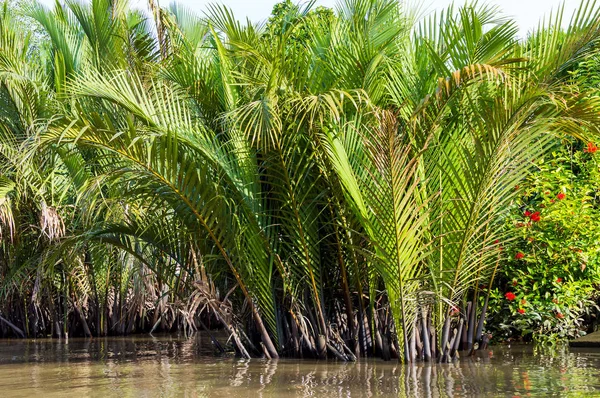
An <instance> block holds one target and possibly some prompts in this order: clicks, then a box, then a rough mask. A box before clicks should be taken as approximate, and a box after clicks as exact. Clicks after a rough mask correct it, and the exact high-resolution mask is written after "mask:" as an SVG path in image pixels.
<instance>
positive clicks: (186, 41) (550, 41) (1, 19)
mask: <svg viewBox="0 0 600 398" xmlns="http://www.w3.org/2000/svg"><path fill="white" fill-rule="evenodd" d="M21 8H22V12H21V13H20V12H17V11H15V10H14V9H13V8H12V7H10V6H8V4H6V5H5V6H4V8H3V10H2V13H1V14H0V82H1V87H0V103H1V104H0V109H1V111H0V132H1V134H2V135H1V137H0V154H1V156H2V162H1V166H2V177H1V180H0V188H1V189H0V201H1V208H0V218H1V221H2V250H1V259H0V295H1V296H2V300H1V304H0V323H1V324H2V327H1V329H0V330H1V333H2V334H3V335H8V334H17V335H29V336H38V335H46V334H53V335H56V336H65V337H66V336H68V335H69V334H71V335H74V334H86V335H104V334H107V333H131V332H134V331H142V330H145V331H153V330H172V329H176V328H180V329H183V330H184V331H185V332H191V331H194V330H197V329H198V328H205V329H208V328H210V327H211V325H219V326H221V327H224V328H226V329H227V331H228V332H229V333H230V334H231V336H232V342H233V344H234V346H235V348H236V350H237V351H238V353H239V354H240V355H242V356H253V355H265V356H267V357H278V356H279V355H289V356H312V357H321V358H323V357H327V356H330V357H336V358H339V359H344V360H346V359H354V358H355V357H356V356H358V355H365V356H366V355H380V356H382V357H384V358H390V357H398V358H400V359H402V360H406V361H413V360H415V359H417V358H423V359H425V360H431V359H437V360H439V361H448V360H450V359H452V358H455V357H456V356H457V355H458V354H457V352H458V351H459V350H467V351H470V350H472V349H473V348H474V347H475V344H480V345H482V346H483V345H485V343H486V338H487V336H486V335H485V334H484V333H483V331H484V320H485V317H486V314H487V308H488V305H489V303H488V300H487V298H488V297H490V296H491V295H492V293H493V291H492V290H490V289H492V281H493V280H494V279H495V278H496V276H497V274H498V270H499V267H500V264H502V265H504V264H505V260H507V259H510V258H512V257H513V256H514V255H515V253H513V248H514V250H517V248H520V246H512V245H511V246H510V249H509V244H511V242H516V239H520V238H519V236H520V234H521V233H523V232H521V230H518V232H516V233H515V230H514V229H513V228H506V227H505V226H506V225H507V223H510V222H512V221H511V220H512V218H514V217H517V215H515V211H514V210H513V208H514V207H515V203H517V202H518V201H519V200H521V199H520V194H521V192H522V191H521V190H520V189H517V190H515V188H514V187H515V186H517V185H522V186H523V187H525V186H526V184H527V186H528V188H527V189H528V191H527V192H526V193H525V194H524V198H525V199H523V200H524V202H523V204H522V205H521V204H520V205H519V207H523V209H521V210H523V211H524V210H529V211H538V210H539V207H540V205H541V204H545V205H548V203H546V202H549V197H548V196H543V195H542V194H541V193H540V192H539V188H540V187H539V186H537V185H536V182H535V177H527V176H528V175H529V174H530V172H532V171H535V170H536V169H539V168H540V167H546V166H543V164H542V165H541V166H540V164H539V161H540V159H547V158H546V157H545V156H546V155H547V154H549V153H551V151H552V150H553V149H554V148H555V147H556V145H555V137H557V136H560V137H563V136H564V137H571V138H570V139H583V140H584V142H597V140H595V137H597V136H598V126H600V124H599V123H598V122H599V121H600V120H599V119H600V117H599V116H600V113H599V112H598V111H599V110H600V97H598V95H597V90H596V88H595V87H593V85H586V84H583V83H582V81H583V80H585V79H583V78H578V77H577V76H576V74H574V73H573V72H574V71H576V70H577V68H578V67H579V66H580V65H582V63H584V62H586V61H587V60H589V59H592V58H593V57H594V56H596V55H597V52H598V41H599V39H600V9H599V8H598V7H596V6H595V5H594V3H593V2H583V3H582V6H581V8H580V11H579V12H578V13H576V14H575V15H574V17H573V18H572V20H571V24H570V26H569V28H568V29H567V30H566V31H563V30H562V29H561V26H562V25H561V24H562V19H561V17H560V14H559V17H557V18H550V19H548V20H547V21H545V22H543V23H542V24H541V25H540V28H539V29H538V30H537V31H536V32H534V33H532V34H531V35H530V36H529V37H528V38H527V40H524V41H519V40H518V39H517V36H516V33H517V26H516V24H515V22H514V21H512V20H510V19H508V18H504V17H502V16H501V14H500V13H499V11H498V9H496V8H495V7H492V6H487V5H478V4H475V3H474V4H473V5H467V6H465V7H462V8H460V9H454V8H449V9H448V10H445V11H444V12H442V13H439V14H437V15H433V16H431V17H428V18H425V19H422V20H418V19H417V18H416V17H415V16H414V14H413V13H412V12H411V11H410V10H406V9H404V8H403V7H402V6H401V5H400V4H398V3H397V2H396V1H394V0H345V1H342V2H340V4H339V5H338V7H337V9H336V11H335V12H332V11H330V10H326V9H315V10H314V11H312V10H311V9H310V7H308V8H306V9H303V8H300V7H297V6H294V5H292V4H290V3H282V4H280V5H278V6H276V7H275V10H274V14H273V16H272V18H271V19H270V20H269V22H268V23H267V24H266V25H254V24H251V23H248V24H245V25H244V24H241V23H240V22H238V21H237V20H236V19H235V18H234V17H233V15H232V14H231V12H230V11H229V10H228V9H226V8H224V7H211V8H210V11H209V13H208V15H207V16H206V17H205V18H200V17H197V16H196V15H194V14H192V13H190V12H188V11H187V10H185V9H183V8H181V7H178V6H172V7H171V8H170V9H162V8H159V7H158V6H157V5H156V3H155V2H154V1H150V2H149V9H150V12H151V15H150V16H146V15H144V13H142V12H140V11H136V10H132V9H130V8H129V7H128V5H127V3H126V2H125V1H118V0H92V1H91V3H89V4H88V3H80V2H78V1H76V0H70V1H67V2H66V3H65V4H63V5H61V4H58V3H57V5H56V6H55V7H54V9H53V10H48V9H46V8H45V7H43V6H41V5H39V4H36V3H33V4H25V5H23V6H22V7H21ZM23 20H29V21H32V22H31V23H25V24H24V23H15V21H23ZM30 26H33V27H32V28H31V30H28V29H29V27H30ZM36 26H37V28H36ZM585 156H587V154H586V155H585ZM550 172H551V171H550V169H548V173H550ZM590 173H591V171H590ZM560 178H563V177H560V176H557V180H556V182H555V183H553V186H551V187H550V186H549V187H548V188H547V189H548V190H550V191H551V192H552V195H556V194H558V192H561V191H562V192H564V193H565V194H566V195H569V196H567V198H569V199H568V200H565V201H560V203H557V204H555V206H573V207H574V206H575V204H574V203H573V204H569V203H570V202H569V200H571V198H574V197H575V196H574V195H575V194H574V192H573V191H571V189H574V188H572V187H571V186H566V185H565V184H564V183H562V182H561V180H560ZM565 178H566V177H565ZM545 183H546V182H545ZM545 183H544V184H545ZM544 189H546V187H544ZM590 203H591V202H590ZM590 206H591V204H590ZM525 207H526V209H525ZM577 210H578V211H579V209H577ZM552 211H553V210H552V207H551V206H547V207H546V209H545V210H544V212H543V214H542V212H541V211H540V213H538V215H536V216H532V215H530V217H529V218H530V219H531V220H532V221H534V220H533V219H534V217H535V218H536V219H537V217H538V216H539V217H540V219H541V220H542V218H541V217H544V218H545V217H548V220H549V221H548V222H546V220H544V221H543V222H542V221H540V223H539V224H536V225H535V227H531V228H530V227H527V228H528V229H527V231H532V232H531V233H532V234H533V235H531V236H533V237H534V242H533V245H534V246H535V245H537V246H535V247H536V248H535V250H536V251H539V252H540V253H541V252H542V243H546V244H548V247H543V251H544V253H545V254H544V256H548V257H549V258H554V255H555V254H557V253H559V252H560V251H561V250H564V247H562V246H561V247H549V246H550V245H549V243H550V240H551V239H550V238H548V236H547V231H548V229H550V228H552V226H551V225H550V222H553V223H555V224H556V225H561V223H564V222H565V221H568V220H565V219H564V218H561V217H563V216H561V215H556V216H553V217H555V218H554V221H550V217H551V215H550V212H552ZM586 211H588V210H585V207H584V209H583V210H582V212H583V213H585V212H586ZM589 211H592V210H589ZM557 214H558V213H557ZM561 214H562V213H561ZM579 216H580V217H582V219H584V218H585V217H586V214H581V215H578V217H579ZM588 216H591V215H590V214H588ZM518 217H521V216H520V215H518ZM521 218H522V217H521ZM522 222H526V220H523V221H522ZM571 227H575V225H571V224H569V225H565V226H564V228H565V230H567V229H568V228H571ZM569 233H570V232H569ZM529 236H530V235H527V237H529ZM571 238H573V239H576V238H575V237H574V236H571ZM590 238H591V236H590ZM535 239H537V240H538V241H537V242H535ZM519 244H522V246H523V248H522V249H521V250H525V247H526V243H524V242H522V243H519ZM574 247H580V246H579V245H578V246H574ZM503 248H504V249H503ZM533 252H534V249H531V248H530V250H529V251H528V255H529V257H527V258H521V259H519V260H521V261H522V263H523V264H529V263H530V262H531V264H532V265H536V264H534V262H536V261H539V263H541V262H542V261H543V260H544V259H542V258H541V257H537V259H536V257H534V255H533V254H532V253H533ZM587 254H589V255H591V256H596V254H595V253H592V252H590V253H587ZM576 255H578V254H573V256H576ZM510 261H512V260H510ZM565 261H567V260H565ZM587 261H588V264H591V263H592V262H594V263H595V262H597V261H598V260H597V257H593V258H592V259H589V260H587ZM569 264H570V263H569ZM520 267H521V263H517V268H518V269H521V268H520ZM523 267H525V266H523ZM553 267H554V268H556V269H553V270H552V271H551V272H550V271H548V275H550V274H551V275H550V276H549V277H551V278H554V277H555V276H556V277H561V278H564V279H565V281H568V282H569V283H571V282H574V281H575V280H576V278H577V275H576V273H573V274H567V273H566V271H565V272H562V271H561V272H559V270H561V265H560V264H558V263H557V264H556V265H553ZM517 268H515V271H514V272H517V271H516V269H517ZM525 269H526V268H525ZM535 272H544V271H543V270H542V268H536V270H535ZM581 272H583V270H582V271H581ZM506 275H509V274H506ZM544 278H545V279H543V282H542V281H540V282H539V283H544V286H547V285H548V284H550V283H555V282H549V280H548V279H547V277H546V276H544ZM548 286H549V285H548ZM523 292H525V291H523ZM494 294H497V293H494ZM523 294H525V293H523ZM561 310H563V309H562V308H561ZM549 311H550V310H549ZM563 311H565V312H566V309H564V310H563ZM215 344H216V346H219V344H217V342H215Z"/></svg>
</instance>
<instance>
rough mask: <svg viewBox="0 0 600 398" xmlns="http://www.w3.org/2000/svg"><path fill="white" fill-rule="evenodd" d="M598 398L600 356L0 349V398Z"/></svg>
mask: <svg viewBox="0 0 600 398" xmlns="http://www.w3.org/2000/svg"><path fill="white" fill-rule="evenodd" d="M36 396H40V397H41V396H43V397H44V398H47V397H82V396H92V397H119V398H124V397H180V396H183V397H250V398H261V397H412V396H414V397H529V396H532V397H535V396H544V397H546V396H574V397H590V396H600V350H591V349H585V350H583V349H568V348H566V347H565V348H560V349H544V350H540V349H534V348H533V347H531V346H513V347H507V346H496V347H492V348H491V349H489V350H485V351H481V352H478V353H477V355H476V356H474V357H470V358H463V359H461V360H460V361H458V362H455V363H453V364H422V363H420V364H417V365H414V366H405V365H400V364H398V363H396V362H383V361H381V360H361V361H358V362H356V363H339V362H334V361H329V362H325V361H314V360H289V359H282V360H279V361H267V360H261V359H253V360H250V361H246V360H239V359H235V358H232V357H229V356H227V357H222V356H221V357H219V356H215V355H214V352H213V350H212V346H211V344H210V339H208V338H207V337H206V336H203V335H200V334H199V335H196V336H195V337H194V338H189V339H184V338H179V337H176V336H159V337H150V336H133V337H122V338H101V339H92V340H88V339H69V340H68V342H65V341H58V340H51V339H37V340H0V397H2V398H7V397H36Z"/></svg>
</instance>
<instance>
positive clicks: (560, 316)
mask: <svg viewBox="0 0 600 398" xmlns="http://www.w3.org/2000/svg"><path fill="white" fill-rule="evenodd" d="M556 317H557V318H558V319H563V318H564V317H565V316H564V315H563V313H562V312H559V313H558V314H556Z"/></svg>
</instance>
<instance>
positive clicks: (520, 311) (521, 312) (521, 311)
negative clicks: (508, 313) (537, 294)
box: [517, 308, 525, 314]
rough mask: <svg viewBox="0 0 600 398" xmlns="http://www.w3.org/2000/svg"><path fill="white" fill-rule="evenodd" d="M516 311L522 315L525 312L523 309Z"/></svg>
mask: <svg viewBox="0 0 600 398" xmlns="http://www.w3.org/2000/svg"><path fill="white" fill-rule="evenodd" d="M517 311H519V314H524V313H525V310H524V309H523V308H519V309H518V310H517Z"/></svg>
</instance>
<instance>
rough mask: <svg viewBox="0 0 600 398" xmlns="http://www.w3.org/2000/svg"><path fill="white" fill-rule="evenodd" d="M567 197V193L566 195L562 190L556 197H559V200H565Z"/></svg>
mask: <svg viewBox="0 0 600 398" xmlns="http://www.w3.org/2000/svg"><path fill="white" fill-rule="evenodd" d="M566 197H567V195H565V193H564V192H561V193H559V194H558V195H556V198H557V199H558V200H563V199H564V198H566Z"/></svg>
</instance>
